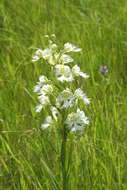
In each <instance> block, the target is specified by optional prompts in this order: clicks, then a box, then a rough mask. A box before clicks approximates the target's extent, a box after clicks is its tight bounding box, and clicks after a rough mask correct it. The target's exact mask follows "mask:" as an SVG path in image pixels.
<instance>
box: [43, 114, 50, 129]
mask: <svg viewBox="0 0 127 190" xmlns="http://www.w3.org/2000/svg"><path fill="white" fill-rule="evenodd" d="M52 124H53V119H52V117H51V116H47V117H46V119H45V121H44V123H43V124H42V125H41V128H42V129H46V128H47V127H49V126H51V125H52Z"/></svg>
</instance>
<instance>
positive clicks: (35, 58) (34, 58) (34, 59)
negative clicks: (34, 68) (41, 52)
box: [32, 55, 40, 62]
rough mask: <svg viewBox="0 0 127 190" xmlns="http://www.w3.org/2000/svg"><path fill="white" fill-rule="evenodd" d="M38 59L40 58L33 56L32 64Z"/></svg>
mask: <svg viewBox="0 0 127 190" xmlns="http://www.w3.org/2000/svg"><path fill="white" fill-rule="evenodd" d="M39 59H40V57H38V55H34V56H33V57H32V62H36V61H38V60H39Z"/></svg>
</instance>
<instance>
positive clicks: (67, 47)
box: [64, 42, 82, 52]
mask: <svg viewBox="0 0 127 190" xmlns="http://www.w3.org/2000/svg"><path fill="white" fill-rule="evenodd" d="M64 50H65V52H80V51H81V50H82V49H81V48H78V47H77V46H75V45H73V44H71V43H69V42H67V43H65V44H64Z"/></svg>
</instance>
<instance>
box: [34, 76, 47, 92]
mask: <svg viewBox="0 0 127 190" xmlns="http://www.w3.org/2000/svg"><path fill="white" fill-rule="evenodd" d="M48 82H49V80H48V79H47V77H45V76H44V75H41V76H40V78H39V82H37V85H35V86H34V92H36V93H38V94H39V93H40V90H41V88H42V86H43V85H44V84H46V83H48Z"/></svg>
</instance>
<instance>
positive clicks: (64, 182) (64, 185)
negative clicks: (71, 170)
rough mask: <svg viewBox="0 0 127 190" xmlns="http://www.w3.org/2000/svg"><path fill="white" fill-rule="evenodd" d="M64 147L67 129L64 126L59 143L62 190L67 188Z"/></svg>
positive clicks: (65, 145)
mask: <svg viewBox="0 0 127 190" xmlns="http://www.w3.org/2000/svg"><path fill="white" fill-rule="evenodd" d="M66 147H67V131H66V128H65V127H64V129H63V139H62V145H61V163H62V180H63V190H67V171H66Z"/></svg>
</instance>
